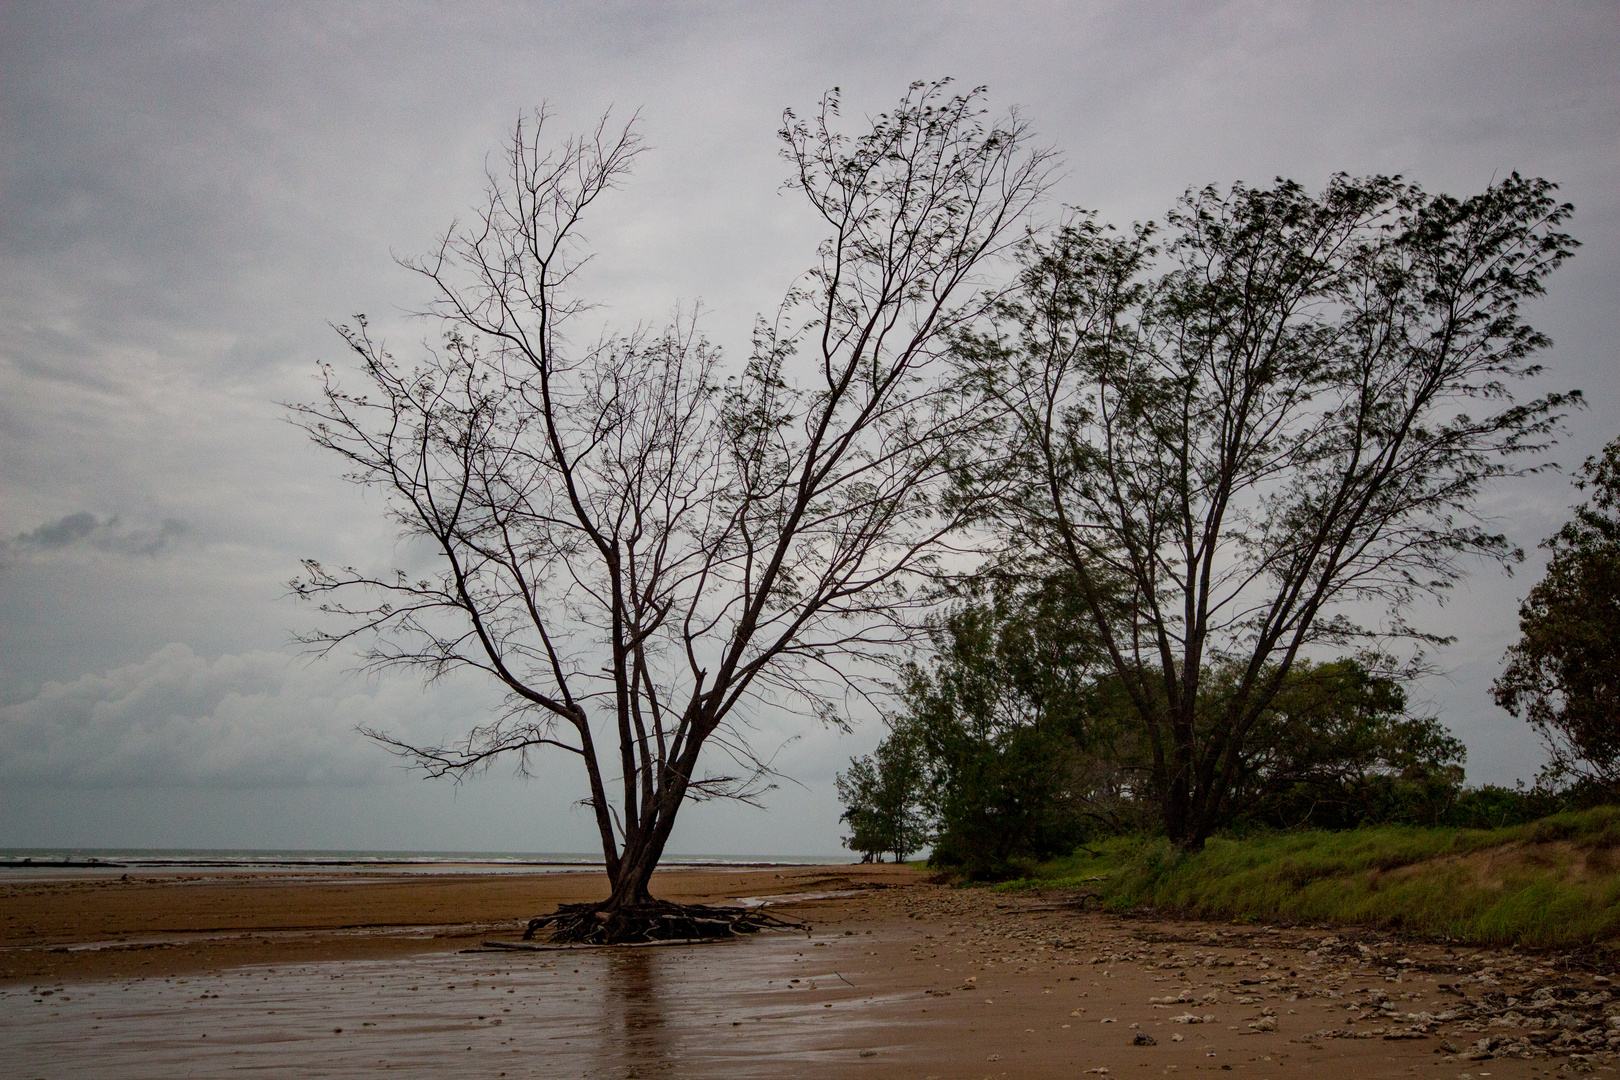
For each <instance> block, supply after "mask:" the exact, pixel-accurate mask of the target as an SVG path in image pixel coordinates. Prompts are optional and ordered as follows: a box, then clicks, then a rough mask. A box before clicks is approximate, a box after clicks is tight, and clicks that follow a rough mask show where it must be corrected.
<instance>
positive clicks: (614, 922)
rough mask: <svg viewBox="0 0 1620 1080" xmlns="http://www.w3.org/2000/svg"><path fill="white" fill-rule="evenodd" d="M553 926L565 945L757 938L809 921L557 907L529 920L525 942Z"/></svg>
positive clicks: (672, 908)
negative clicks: (750, 936)
mask: <svg viewBox="0 0 1620 1080" xmlns="http://www.w3.org/2000/svg"><path fill="white" fill-rule="evenodd" d="M547 927H549V928H550V929H551V935H550V936H551V940H552V941H554V942H558V943H561V944H578V945H628V944H634V943H637V942H649V941H668V940H671V939H713V938H729V937H736V936H737V935H738V934H757V933H758V932H759V931H761V930H803V931H804V932H806V933H808V932H809V931H810V925H809V924H808V923H802V922H796V921H795V920H793V919H784V918H781V917H780V916H777V915H773V914H771V913H770V912H769V911H766V910H765V909H764V908H763V907H710V906H708V905H705V904H674V903H669V902H667V901H663V900H654V901H652V902H651V903H646V904H633V905H630V906H628V907H622V908H619V909H617V910H607V909H604V908H603V907H602V905H600V904H559V905H558V907H557V910H556V911H553V912H552V913H551V914H550V915H540V916H536V917H535V918H533V919H530V920H529V926H528V929H526V930H524V931H523V940H524V941H532V940H533V939H534V935H535V933H536V932H537V931H539V930H542V929H545V928H547Z"/></svg>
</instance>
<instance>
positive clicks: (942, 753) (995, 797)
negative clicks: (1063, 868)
mask: <svg viewBox="0 0 1620 1080" xmlns="http://www.w3.org/2000/svg"><path fill="white" fill-rule="evenodd" d="M1076 602H1077V597H1076V594H1075V592H1074V589H1073V587H1072V582H1071V581H1070V580H1069V579H1068V578H1067V577H1066V576H1062V575H1059V576H1056V577H1054V578H1052V579H1049V580H1037V581H1035V582H1033V583H1028V584H1019V583H1017V582H1013V581H1009V580H1007V579H1000V580H997V581H996V582H995V583H994V585H993V586H992V587H991V588H990V589H989V595H987V596H985V595H981V596H979V597H978V598H976V599H974V600H973V601H971V602H968V603H965V604H962V605H960V606H959V607H957V608H956V609H954V610H952V611H951V612H950V613H949V614H948V615H946V616H945V617H944V618H943V619H942V620H940V621H939V622H938V623H936V624H935V626H934V627H933V628H932V631H931V635H930V636H931V640H932V643H933V646H934V658H933V661H932V663H930V664H929V665H928V666H926V667H924V666H922V665H912V666H911V667H909V668H908V669H907V672H906V678H905V683H904V686H903V695H904V702H905V708H904V711H903V712H902V714H901V715H900V717H899V718H898V719H897V720H896V722H895V734H894V735H893V736H891V740H904V741H906V742H908V743H911V744H913V745H915V746H916V747H918V750H919V752H920V754H921V757H922V761H923V764H924V766H925V769H926V774H927V784H926V787H925V797H924V803H925V807H926V810H927V813H928V816H929V818H930V819H931V821H932V824H933V832H934V849H933V854H932V856H931V861H932V862H934V863H935V864H936V865H944V866H953V867H959V868H961V869H962V870H963V871H964V872H965V873H967V874H968V875H969V876H972V877H994V876H1000V875H1002V874H1004V873H1006V872H1008V870H1009V869H1010V868H1011V867H1012V866H1013V865H1014V863H1015V862H1016V861H1018V860H1024V859H1040V858H1046V857H1049V856H1051V855H1054V854H1058V853H1060V852H1064V851H1067V850H1069V849H1070V848H1071V847H1072V846H1073V844H1074V843H1075V842H1076V841H1077V840H1078V839H1080V838H1081V837H1082V836H1083V835H1084V834H1085V832H1086V831H1087V822H1088V820H1092V821H1095V820H1097V819H1101V818H1108V819H1110V820H1112V818H1113V817H1114V816H1115V815H1116V814H1117V812H1118V810H1119V808H1120V800H1119V799H1118V794H1119V792H1118V787H1119V784H1118V775H1117V769H1116V768H1115V766H1114V761H1113V758H1112V756H1111V755H1110V754H1107V753H1102V752H1099V751H1100V750H1101V748H1102V747H1101V744H1102V742H1103V741H1104V740H1105V739H1106V738H1107V737H1108V735H1109V732H1108V731H1106V730H1104V729H1102V728H1100V727H1099V726H1098V725H1097V724H1096V723H1095V722H1094V720H1093V717H1092V715H1091V707H1090V699H1091V696H1092V693H1093V685H1092V679H1093V675H1094V673H1095V671H1096V670H1097V667H1096V665H1097V660H1098V654H1097V652H1096V648H1095V641H1094V638H1093V637H1092V636H1091V635H1090V634H1089V633H1088V631H1087V627H1086V624H1085V623H1084V622H1083V621H1081V620H1079V619H1077V618H1076V617H1075V615H1076V611H1075V604H1076Z"/></svg>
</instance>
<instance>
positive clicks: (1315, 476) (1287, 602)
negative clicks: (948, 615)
mask: <svg viewBox="0 0 1620 1080" xmlns="http://www.w3.org/2000/svg"><path fill="white" fill-rule="evenodd" d="M1554 191H1555V188H1554V185H1552V184H1550V183H1548V182H1547V181H1545V180H1539V179H1525V178H1522V177H1520V176H1518V175H1517V174H1515V175H1512V176H1510V177H1508V178H1507V179H1505V180H1502V181H1500V182H1497V183H1494V184H1492V185H1491V186H1490V187H1489V188H1487V189H1486V190H1484V191H1483V192H1480V193H1479V194H1477V195H1472V196H1469V197H1466V198H1454V197H1451V196H1447V195H1430V194H1428V193H1426V192H1424V191H1423V190H1422V189H1420V188H1418V187H1417V186H1416V185H1414V184H1410V183H1407V182H1404V181H1402V180H1400V179H1398V178H1390V177H1381V176H1374V177H1367V178H1361V179H1354V178H1350V177H1347V176H1338V177H1335V178H1334V179H1333V180H1332V182H1331V183H1330V184H1329V185H1328V187H1327V189H1326V190H1325V191H1323V192H1322V193H1321V194H1319V195H1312V194H1310V193H1309V192H1307V191H1305V190H1304V189H1303V188H1302V187H1300V186H1299V185H1298V184H1295V183H1292V182H1288V181H1278V182H1277V183H1276V184H1275V185H1274V186H1272V187H1268V188H1257V187H1249V186H1247V185H1243V184H1238V185H1234V186H1233V187H1231V188H1230V189H1227V190H1220V189H1217V188H1214V187H1209V188H1204V189H1202V190H1198V191H1190V192H1188V194H1187V195H1186V196H1185V197H1184V198H1183V199H1182V201H1181V202H1180V203H1179V204H1178V205H1177V207H1176V208H1175V209H1174V210H1173V211H1172V212H1171V213H1170V214H1169V215H1168V216H1167V218H1166V222H1165V226H1164V228H1163V230H1162V231H1161V230H1160V229H1158V228H1155V227H1154V226H1151V225H1146V226H1138V227H1136V228H1134V229H1132V230H1131V231H1130V232H1128V233H1124V234H1120V233H1115V232H1113V231H1111V230H1109V229H1107V228H1104V227H1103V226H1102V225H1100V224H1099V223H1098V222H1096V221H1095V220H1094V219H1093V218H1091V217H1088V216H1080V217H1077V218H1075V219H1073V220H1072V221H1070V222H1069V223H1068V224H1067V225H1065V226H1064V227H1062V228H1061V229H1059V230H1058V231H1057V232H1056V234H1055V235H1053V236H1051V237H1049V238H1039V237H1037V238H1035V239H1032V240H1031V242H1030V243H1029V245H1028V246H1027V248H1026V251H1025V264H1024V265H1025V269H1024V275H1023V280H1022V288H1021V290H1020V291H1019V292H1018V293H1017V295H1016V296H1014V297H1012V298H1010V299H1008V300H1007V301H1005V302H1004V303H1002V304H1001V305H1000V306H999V307H998V309H997V310H998V314H999V316H1000V328H999V330H998V332H995V333H991V334H969V335H965V336H964V337H963V338H962V340H961V342H960V349H959V356H960V359H961V362H962V364H963V366H964V368H965V369H966V370H968V371H971V372H973V373H975V374H976V375H977V377H978V378H979V379H980V380H981V381H982V383H983V385H984V386H985V388H986V393H987V394H988V395H989V396H990V397H991V398H992V399H993V400H995V401H996V402H997V403H998V404H999V405H1000V407H1002V408H1004V409H1005V410H1006V411H1007V416H1008V418H1009V422H1008V424H1007V426H1006V427H1005V429H1004V441H1003V442H1002V444H1001V451H1000V453H999V455H997V456H996V457H995V458H994V460H993V462H992V463H990V464H987V465H986V466H985V467H984V469H983V471H982V472H981V473H979V474H978V475H976V476H975V477H974V487H973V490H975V491H976V492H981V493H983V492H993V493H995V494H996V495H997V499H996V501H995V503H994V506H995V508H996V509H995V513H994V517H993V522H994V526H995V527H996V529H997V530H998V531H1000V532H1001V533H1002V534H1003V535H1005V536H1006V537H1008V538H1009V540H1010V543H1011V545H1012V547H1013V548H1014V551H1013V556H1014V557H1019V556H1020V553H1022V557H1027V558H1031V559H1035V560H1038V561H1040V562H1045V563H1052V564H1056V565H1060V566H1063V567H1064V568H1066V569H1067V570H1068V571H1070V572H1071V573H1072V574H1074V575H1075V578H1076V580H1077V582H1078V583H1079V586H1080V589H1081V593H1082V595H1083V597H1084V600H1085V606H1086V610H1087V614H1088V617H1089V619H1090V621H1091V623H1092V625H1093V626H1094V628H1095V629H1096V632H1097V634H1098V635H1099V638H1100V639H1101V642H1102V645H1103V647H1104V650H1105V652H1106V654H1107V656H1108V658H1109V662H1110V664H1111V665H1112V667H1113V669H1114V671H1115V673H1116V675H1117V676H1118V678H1119V680H1120V683H1121V686H1122V688H1123V689H1124V691H1125V692H1126V694H1127V695H1128V697H1129V699H1130V702H1131V705H1132V708H1133V709H1134V711H1135V714H1136V716H1137V720H1138V723H1139V725H1140V730H1141V732H1142V734H1143V737H1144V738H1145V740H1146V742H1147V744H1148V747H1149V750H1150V753H1151V762H1152V771H1153V780H1152V783H1153V785H1154V788H1155V789H1156V791H1157V792H1158V794H1159V798H1160V800H1161V803H1162V808H1163V818H1164V822H1165V826H1166V828H1167V830H1168V832H1169V835H1170V836H1171V837H1172V838H1173V839H1175V840H1176V841H1178V842H1180V843H1183V844H1186V845H1189V846H1193V847H1196V846H1199V845H1201V844H1202V843H1203V840H1204V838H1205V837H1207V836H1208V835H1209V833H1210V831H1211V830H1213V829H1214V828H1216V827H1217V826H1219V825H1220V824H1221V823H1222V822H1223V821H1224V820H1225V819H1226V818H1227V816H1228V815H1229V813H1230V811H1231V808H1230V807H1229V805H1228V802H1227V800H1228V798H1229V796H1230V794H1231V793H1232V792H1233V790H1234V783H1235V782H1236V780H1237V779H1238V777H1239V776H1240V775H1241V773H1242V772H1243V770H1244V762H1245V761H1246V760H1247V759H1248V756H1249V753H1250V749H1249V743H1250V740H1251V738H1252V737H1253V736H1254V734H1255V731H1256V725H1257V724H1259V723H1260V722H1261V718H1262V717H1263V716H1264V715H1265V712H1266V710H1267V708H1268V707H1269V706H1270V704H1271V702H1272V700H1273V699H1274V698H1275V697H1276V695H1277V693H1278V691H1279V690H1280V688H1281V687H1282V686H1283V685H1284V682H1285V680H1286V679H1287V678H1288V675H1289V672H1290V671H1291V670H1292V668H1293V666H1294V664H1295V662H1296V661H1297V660H1298V659H1299V658H1301V657H1302V656H1309V655H1312V653H1313V651H1316V652H1317V655H1320V650H1323V649H1329V648H1330V649H1333V650H1335V651H1338V650H1341V649H1343V648H1344V647H1346V646H1351V647H1353V648H1356V649H1363V648H1366V647H1368V646H1369V645H1370V644H1373V643H1374V642H1375V641H1376V640H1378V639H1388V638H1390V637H1415V638H1417V639H1419V640H1423V635H1422V634H1420V633H1418V632H1417V631H1415V630H1413V629H1412V628H1411V627H1410V626H1408V624H1407V622H1406V620H1405V614H1406V613H1407V611H1408V610H1409V608H1410V607H1411V605H1412V603H1413V602H1414V601H1415V600H1417V599H1418V598H1419V597H1422V596H1427V595H1431V594H1434V593H1438V592H1443V591H1444V590H1445V589H1447V588H1448V587H1450V586H1451V585H1452V584H1453V583H1454V582H1455V581H1456V580H1457V579H1458V578H1459V576H1460V575H1461V574H1462V573H1463V569H1464V566H1465V565H1466V563H1467V562H1468V561H1470V560H1472V559H1485V560H1490V561H1497V562H1503V563H1511V562H1513V561H1515V560H1517V559H1519V558H1521V557H1522V554H1521V553H1520V552H1519V551H1518V549H1516V548H1515V547H1514V545H1513V544H1511V543H1510V542H1509V541H1508V540H1507V538H1506V537H1504V536H1502V535H1500V534H1498V533H1496V532H1494V531H1492V530H1491V529H1489V528H1487V527H1486V526H1485V525H1484V524H1483V523H1482V522H1481V520H1480V519H1479V518H1478V517H1477V515H1476V513H1475V507H1476V500H1477V499H1478V497H1479V495H1480V493H1481V491H1482V490H1483V489H1484V487H1485V486H1486V485H1487V484H1489V483H1490V482H1491V481H1492V480H1495V479H1498V478H1500V477H1504V476H1511V475H1520V474H1522V473H1524V472H1526V471H1530V470H1532V469H1533V468H1535V464H1534V455H1535V454H1536V452H1537V451H1539V450H1541V449H1542V448H1544V447H1545V446H1547V445H1548V443H1549V442H1550V441H1551V439H1552V436H1553V434H1554V433H1555V431H1556V428H1557V425H1558V422H1559V418H1560V415H1561V413H1562V412H1563V411H1564V410H1565V409H1566V408H1567V407H1568V406H1570V404H1571V403H1572V402H1573V401H1574V400H1575V397H1576V395H1564V394H1551V395H1547V396H1544V397H1539V398H1535V399H1534V400H1531V401H1527V402H1518V401H1516V400H1515V398H1514V386H1515V384H1516V383H1518V382H1520V381H1522V380H1524V379H1526V378H1528V377H1530V376H1532V375H1534V374H1536V373H1537V372H1538V371H1539V370H1540V369H1539V368H1538V367H1537V366H1536V365H1535V364H1534V363H1533V362H1532V357H1533V356H1534V354H1535V353H1536V352H1538V351H1539V350H1541V349H1542V348H1544V347H1545V346H1546V345H1547V344H1548V341H1547V339H1546V338H1545V336H1543V335H1542V334H1541V333H1540V332H1538V331H1536V330H1535V329H1534V328H1533V327H1531V326H1530V325H1529V324H1528V323H1526V322H1525V321H1524V318H1523V315H1522V312H1521V305H1522V304H1523V303H1524V301H1526V300H1528V299H1530V298H1533V297H1535V296H1537V295H1539V294H1540V293H1541V292H1542V283H1543V282H1544V280H1545V279H1546V277H1547V275H1548V274H1550V273H1551V272H1552V271H1553V270H1554V269H1555V268H1556V267H1557V266H1558V265H1559V264H1560V263H1561V262H1562V261H1563V260H1564V259H1565V258H1567V257H1568V256H1569V254H1570V253H1571V252H1572V251H1573V250H1574V248H1575V242H1574V241H1573V240H1572V239H1571V238H1570V237H1569V236H1568V235H1567V234H1565V233H1564V232H1563V231H1562V226H1563V224H1564V222H1565V220H1566V219H1567V218H1568V216H1569V215H1570V213H1571V212H1572V208H1571V207H1570V206H1569V205H1568V204H1566V203H1560V202H1558V201H1557V200H1556V198H1555V197H1554ZM1369 610H1371V611H1378V610H1382V611H1383V612H1384V617H1383V618H1382V619H1381V620H1379V619H1377V618H1376V617H1375V618H1374V619H1366V618H1361V619H1358V618H1357V617H1356V616H1357V614H1358V613H1361V614H1365V613H1367V612H1368V611H1369ZM1217 669H1219V670H1221V671H1223V672H1231V673H1232V676H1231V678H1232V682H1231V685H1230V689H1229V691H1228V692H1223V693H1221V694H1209V693H1205V692H1203V691H1204V685H1203V684H1204V682H1205V680H1206V678H1207V673H1209V672H1210V671H1212V670H1217Z"/></svg>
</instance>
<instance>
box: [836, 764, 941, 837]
mask: <svg viewBox="0 0 1620 1080" xmlns="http://www.w3.org/2000/svg"><path fill="white" fill-rule="evenodd" d="M907 735H908V733H906V732H899V733H896V734H892V735H890V737H888V738H886V739H884V740H883V742H882V743H880V744H879V745H878V748H877V752H876V754H875V755H868V756H866V757H861V758H854V759H852V760H851V761H850V763H849V771H848V772H845V773H841V774H839V776H838V777H837V787H838V798H839V799H840V800H841V801H842V802H843V804H844V807H845V809H844V813H843V814H842V815H841V816H840V817H839V820H840V821H843V822H845V823H847V824H848V825H849V827H850V832H851V835H849V836H846V837H844V846H845V847H847V848H849V849H850V850H851V851H859V852H861V854H862V855H864V856H865V857H866V858H867V859H868V860H871V859H877V860H878V861H879V862H881V861H882V856H883V853H884V852H890V853H892V854H893V855H894V861H895V862H897V863H898V862H905V861H906V858H907V856H909V855H911V854H912V853H913V852H916V851H919V850H921V849H922V847H923V846H924V845H926V844H927V843H928V841H929V833H928V823H927V820H926V818H925V817H924V815H923V810H922V797H923V790H922V786H923V781H924V770H923V762H922V757H921V754H920V752H919V751H920V748H919V747H918V746H917V745H916V741H915V740H914V739H912V738H908V737H907Z"/></svg>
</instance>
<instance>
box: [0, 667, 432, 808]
mask: <svg viewBox="0 0 1620 1080" xmlns="http://www.w3.org/2000/svg"><path fill="white" fill-rule="evenodd" d="M442 697H443V695H442V694H437V695H424V694H423V692H422V690H421V688H420V687H419V686H417V685H416V684H414V683H410V682H408V681H406V680H395V681H384V682H382V683H380V684H379V685H377V686H376V687H365V686H364V685H363V684H360V683H358V682H357V681H356V680H354V679H353V678H352V677H351V676H349V675H347V674H346V673H345V672H343V671H342V670H341V669H340V668H339V667H338V666H337V665H336V664H333V663H317V664H306V663H304V662H301V661H299V660H295V659H293V658H290V657H288V656H287V655H285V654H283V653H278V652H269V651H256V652H247V653H241V654H236V655H226V656H221V657H220V658H218V659H217V660H214V661H212V662H210V661H208V660H205V659H204V658H202V657H200V656H198V655H197V654H196V653H195V652H193V651H192V650H191V649H190V648H189V647H188V646H186V645H182V644H170V645H166V646H164V647H163V648H162V649H159V650H158V651H157V652H155V653H153V654H152V655H151V656H150V657H149V658H148V659H146V660H145V661H143V662H142V663H139V664H130V665H127V666H125V667H119V668H115V669H113V670H111V671H108V672H106V673H105V674H100V675H83V676H80V677H79V678H77V679H74V680H72V681H71V682H65V683H64V682H49V683H46V684H45V685H44V686H43V688H42V689H41V690H40V692H39V693H38V694H37V695H36V696H34V697H33V698H32V699H30V700H28V701H24V702H20V703H18V704H15V705H9V706H6V707H4V708H0V781H4V782H5V783H8V784H19V785H29V786H44V785H55V786H60V785H66V786H72V787H104V786H115V787H162V786H187V785H208V786H250V787H251V786H303V785H318V784H332V783H342V784H354V783H368V782H375V781H379V780H382V779H384V778H385V777H386V776H387V775H388V774H389V771H390V766H391V765H392V763H393V759H392V758H390V757H389V756H388V755H387V754H386V753H384V752H383V751H382V750H381V749H380V748H378V747H377V746H375V745H374V744H372V743H371V742H369V741H368V740H366V739H365V738H364V737H363V736H361V735H359V734H358V733H357V732H356V731H355V730H354V729H355V726H356V725H359V724H366V725H370V726H376V727H381V728H389V729H393V730H402V729H404V730H410V729H413V728H418V727H420V726H421V725H422V724H423V723H424V722H425V720H426V716H427V715H428V714H429V713H430V712H437V710H436V709H434V706H435V704H441V705H442V702H437V703H436V702H435V700H434V699H435V698H442Z"/></svg>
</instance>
